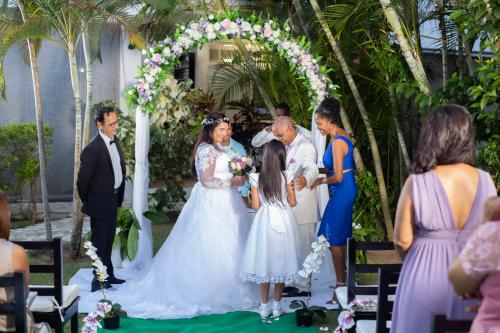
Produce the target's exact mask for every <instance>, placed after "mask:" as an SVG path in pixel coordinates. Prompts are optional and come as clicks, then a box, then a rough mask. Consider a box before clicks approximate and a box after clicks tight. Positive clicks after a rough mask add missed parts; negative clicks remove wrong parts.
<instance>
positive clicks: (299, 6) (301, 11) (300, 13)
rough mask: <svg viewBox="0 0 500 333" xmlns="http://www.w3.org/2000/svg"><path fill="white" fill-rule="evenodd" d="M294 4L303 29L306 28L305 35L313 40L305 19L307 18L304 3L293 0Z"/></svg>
mask: <svg viewBox="0 0 500 333" xmlns="http://www.w3.org/2000/svg"><path fill="white" fill-rule="evenodd" d="M293 6H294V7H295V11H296V12H297V16H298V17H299V22H300V25H301V26H302V29H303V30H304V35H305V36H306V37H307V38H308V39H309V40H311V33H310V31H309V26H308V25H307V23H306V22H305V21H304V20H305V15H304V8H302V4H301V3H300V0H293Z"/></svg>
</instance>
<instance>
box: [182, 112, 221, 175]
mask: <svg viewBox="0 0 500 333" xmlns="http://www.w3.org/2000/svg"><path fill="white" fill-rule="evenodd" d="M220 123H227V124H230V122H229V119H228V118H227V117H226V116H225V115H223V114H222V113H220V112H210V113H209V114H208V115H207V117H206V118H205V120H203V122H202V126H201V130H200V134H199V135H198V139H197V140H196V144H195V145H194V148H193V151H192V153H191V171H192V172H193V175H196V168H195V166H194V162H195V157H196V151H197V150H198V147H199V146H200V145H201V144H202V143H204V142H206V143H209V144H212V143H214V140H213V138H212V133H213V131H214V129H215V128H216V127H217V125H219V124H220Z"/></svg>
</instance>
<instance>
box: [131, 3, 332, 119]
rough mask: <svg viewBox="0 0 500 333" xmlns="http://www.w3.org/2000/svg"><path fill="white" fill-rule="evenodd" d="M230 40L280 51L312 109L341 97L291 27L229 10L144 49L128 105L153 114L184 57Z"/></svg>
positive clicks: (308, 46)
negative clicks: (141, 62)
mask: <svg viewBox="0 0 500 333" xmlns="http://www.w3.org/2000/svg"><path fill="white" fill-rule="evenodd" d="M231 38H241V39H247V40H249V41H256V42H259V43H261V44H265V45H267V46H269V47H270V48H272V49H274V50H275V51H277V53H278V54H279V55H280V56H281V57H283V58H285V59H286V60H287V61H288V63H289V64H290V66H291V69H292V71H293V72H294V73H295V74H297V75H298V76H299V77H301V78H303V79H304V80H303V81H304V84H305V86H306V88H307V90H308V95H309V98H310V100H311V108H314V107H315V106H316V105H318V104H319V103H321V101H322V100H323V99H325V98H326V97H327V96H332V97H338V92H337V89H338V86H337V85H333V84H332V83H331V81H330V79H329V78H328V76H327V73H328V70H327V69H326V68H325V67H322V66H320V65H319V64H318V60H317V59H315V58H314V57H313V55H312V54H311V52H310V44H309V43H308V42H306V40H305V38H301V39H296V38H294V37H293V36H292V34H291V32H290V27H289V26H288V23H285V25H284V27H280V25H279V23H278V21H277V20H265V19H263V18H261V17H260V16H258V17H257V16H255V15H251V16H248V17H243V16H242V15H240V13H239V12H238V10H230V11H227V12H223V13H217V14H216V15H212V14H210V15H208V16H206V17H203V18H201V19H199V20H198V21H193V22H192V23H190V24H188V25H187V26H179V27H178V28H177V30H176V32H175V33H174V35H173V37H172V38H166V39H165V40H163V41H161V42H159V43H158V44H156V45H153V46H151V47H149V48H147V49H144V50H143V54H144V55H146V56H147V58H146V59H145V60H144V64H143V65H142V66H141V67H140V68H139V73H138V76H137V83H136V84H135V86H134V87H132V88H130V89H129V90H128V101H129V104H131V105H138V106H140V107H141V108H142V110H143V111H144V112H146V113H149V114H151V113H153V112H154V111H155V110H156V107H157V101H156V100H157V99H158V96H161V92H162V91H163V89H164V87H165V83H164V81H165V80H166V79H167V78H171V77H172V69H173V68H174V67H175V66H176V65H178V64H179V57H180V56H181V55H182V54H184V53H186V52H188V51H189V50H191V49H193V48H201V47H202V46H203V45H204V44H205V43H208V42H211V41H215V40H225V39H231Z"/></svg>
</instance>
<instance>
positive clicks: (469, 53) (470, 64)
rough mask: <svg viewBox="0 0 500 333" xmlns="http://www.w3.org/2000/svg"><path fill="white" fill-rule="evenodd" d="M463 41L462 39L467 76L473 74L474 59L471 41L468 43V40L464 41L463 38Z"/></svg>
mask: <svg viewBox="0 0 500 333" xmlns="http://www.w3.org/2000/svg"><path fill="white" fill-rule="evenodd" d="M462 38H463V36H462ZM463 41H464V49H465V55H466V59H467V68H468V70H469V76H474V60H473V59H472V46H471V43H469V41H466V40H465V39H463Z"/></svg>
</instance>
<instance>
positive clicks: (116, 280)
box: [108, 276, 125, 284]
mask: <svg viewBox="0 0 500 333" xmlns="http://www.w3.org/2000/svg"><path fill="white" fill-rule="evenodd" d="M108 282H109V283H111V284H122V283H125V280H122V279H119V278H117V277H116V276H113V277H110V278H109V279H108Z"/></svg>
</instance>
